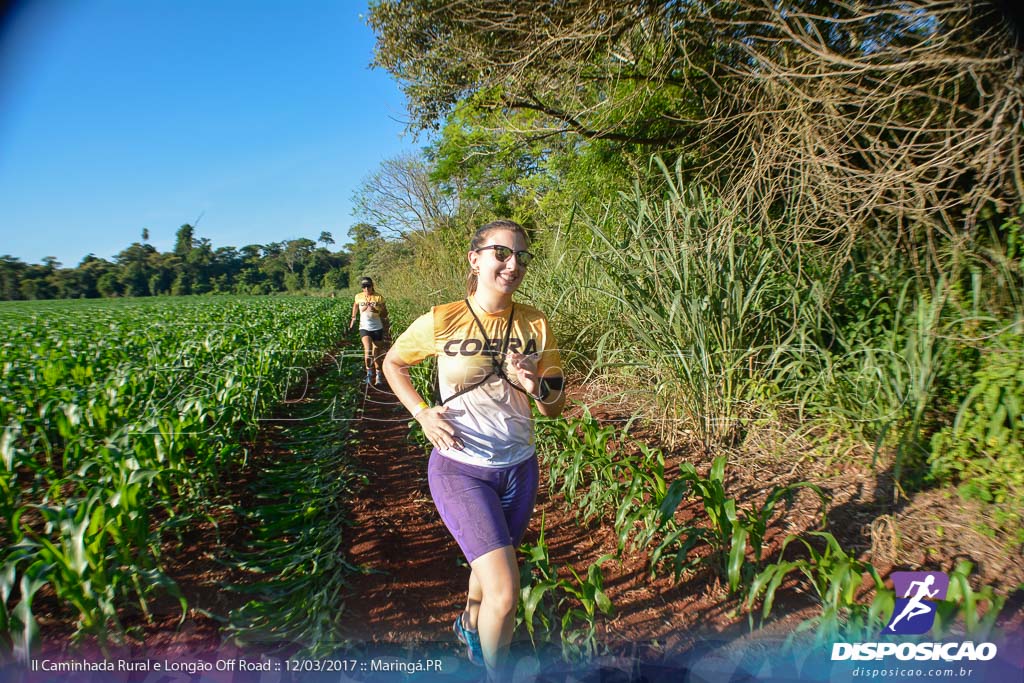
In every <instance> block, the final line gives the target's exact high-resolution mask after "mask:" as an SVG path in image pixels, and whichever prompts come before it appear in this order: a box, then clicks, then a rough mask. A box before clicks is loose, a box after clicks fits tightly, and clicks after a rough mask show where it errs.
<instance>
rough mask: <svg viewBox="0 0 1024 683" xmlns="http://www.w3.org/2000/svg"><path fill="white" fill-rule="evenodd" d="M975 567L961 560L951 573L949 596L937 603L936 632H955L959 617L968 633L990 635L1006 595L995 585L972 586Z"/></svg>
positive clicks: (970, 634) (975, 636)
mask: <svg viewBox="0 0 1024 683" xmlns="http://www.w3.org/2000/svg"><path fill="white" fill-rule="evenodd" d="M973 570H974V565H973V564H972V563H971V562H968V561H967V560H961V561H959V562H957V564H956V567H955V568H954V569H953V571H952V572H951V573H950V575H949V590H948V591H947V592H946V599H945V600H941V601H939V603H938V605H937V606H936V612H935V627H934V629H933V633H935V634H939V635H945V634H948V633H950V632H952V631H953V629H954V626H955V623H956V621H957V620H958V619H959V620H960V621H961V622H962V623H963V630H964V633H965V634H966V635H967V636H969V637H971V638H977V639H979V640H984V639H986V638H988V635H989V633H991V631H992V627H993V626H995V623H996V619H998V618H999V614H1000V613H1001V612H1002V610H1003V607H1004V605H1005V604H1006V597H1005V596H1002V595H998V594H997V593H996V592H995V591H994V590H993V589H992V586H987V585H986V586H982V587H981V589H980V590H978V591H975V590H974V589H973V588H971V584H970V581H969V578H970V575H971V572H972V571H973Z"/></svg>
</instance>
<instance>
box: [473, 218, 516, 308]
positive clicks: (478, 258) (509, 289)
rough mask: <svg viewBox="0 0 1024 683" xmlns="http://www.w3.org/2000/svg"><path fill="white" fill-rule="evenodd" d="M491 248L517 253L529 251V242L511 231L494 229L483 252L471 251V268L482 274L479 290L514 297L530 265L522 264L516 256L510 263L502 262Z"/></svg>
mask: <svg viewBox="0 0 1024 683" xmlns="http://www.w3.org/2000/svg"><path fill="white" fill-rule="evenodd" d="M490 246H502V247H508V248H509V249H511V250H512V251H513V252H517V251H525V250H526V240H525V239H524V238H523V236H522V235H520V234H519V233H517V232H513V231H511V230H503V229H496V230H492V231H490V232H489V233H487V235H486V236H485V237H484V240H483V244H481V245H480V247H481V249H480V250H478V251H471V252H469V265H470V267H471V268H472V269H473V270H474V271H475V272H477V273H478V275H477V290H478V291H482V290H488V291H492V292H494V293H496V294H512V293H513V292H515V291H516V289H517V288H518V287H519V284H520V283H521V282H522V281H523V276H524V275H525V274H526V266H523V265H521V264H520V263H519V259H518V258H517V257H516V256H515V254H514V253H513V255H512V256H510V257H509V258H508V260H507V261H499V260H498V259H497V257H496V256H495V253H494V249H486V248H485V247H490Z"/></svg>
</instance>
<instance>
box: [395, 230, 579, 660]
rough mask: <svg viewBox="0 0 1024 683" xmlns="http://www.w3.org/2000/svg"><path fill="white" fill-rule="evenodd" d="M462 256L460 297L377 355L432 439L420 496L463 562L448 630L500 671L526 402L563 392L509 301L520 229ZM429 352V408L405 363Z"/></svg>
mask: <svg viewBox="0 0 1024 683" xmlns="http://www.w3.org/2000/svg"><path fill="white" fill-rule="evenodd" d="M468 258H469V266H470V273H469V277H468V279H467V287H466V289H467V294H468V295H467V297H466V299H464V300H462V301H456V302H453V303H449V304H444V305H442V306H434V307H433V308H432V309H431V311H430V312H429V313H426V314H425V315H423V316H422V317H420V318H419V319H417V320H416V321H415V322H413V323H412V325H410V326H409V328H408V329H407V330H406V331H405V332H403V333H402V335H401V336H399V338H398V339H397V340H396V341H395V345H394V347H393V348H392V349H391V351H389V352H388V354H387V357H386V358H385V359H384V374H385V375H386V376H387V379H388V383H389V384H390V385H391V388H392V390H393V391H394V392H395V395H396V396H397V397H398V399H399V400H400V401H401V402H402V405H404V406H405V407H406V408H407V409H408V410H409V412H411V413H412V415H413V417H414V418H415V419H416V420H417V421H418V422H419V423H420V425H422V427H423V433H424V434H425V435H426V437H427V438H428V439H429V440H430V442H431V443H432V444H433V445H434V449H433V451H432V452H431V454H430V461H429V463H428V466H427V472H428V483H429V485H430V495H431V497H432V498H433V499H434V504H435V505H436V506H437V511H438V512H439V513H440V515H441V519H442V520H443V521H444V523H445V526H447V527H448V530H449V531H450V532H451V534H452V536H454V537H455V541H456V542H457V543H458V544H459V548H461V550H462V552H463V554H464V555H465V556H466V560H467V561H468V562H469V566H470V568H471V571H470V575H469V592H468V596H467V599H466V608H465V610H464V611H463V612H462V613H461V614H460V615H459V616H458V617H457V618H456V619H455V624H454V630H455V634H456V635H457V636H458V638H459V640H460V641H462V642H463V643H465V644H466V646H467V653H468V655H469V658H470V660H471V661H473V662H474V663H476V664H485V665H486V666H487V670H488V675H489V676H491V677H493V678H500V672H501V669H502V665H503V662H504V659H505V657H506V655H507V654H508V647H509V644H510V643H511V641H512V631H513V628H514V627H515V615H516V606H517V604H518V600H519V566H518V563H517V561H516V554H515V551H516V548H517V547H518V546H519V543H520V541H521V540H522V537H523V534H524V533H525V532H526V527H527V524H528V523H529V520H530V515H531V514H532V512H533V505H534V502H535V500H536V494H537V476H538V473H537V457H536V453H535V449H534V443H533V420H532V418H531V410H530V406H531V403H534V404H536V405H537V408H538V409H539V410H540V412H541V414H543V415H546V416H548V417H556V416H558V415H559V414H561V412H562V406H563V405H564V404H565V395H564V392H563V379H562V368H561V358H560V356H559V353H558V350H557V347H556V345H555V340H554V337H553V336H552V335H551V332H550V331H549V329H548V323H547V319H546V318H545V317H544V314H543V313H541V312H540V311H538V310H537V309H536V308H533V307H531V306H526V305H523V304H518V303H513V301H512V295H513V294H514V293H515V291H516V289H518V287H519V284H520V283H521V282H522V280H523V276H524V275H525V273H526V267H527V265H529V263H530V261H531V260H532V259H533V255H532V254H531V253H530V252H529V251H527V240H526V233H525V231H524V230H523V228H522V227H521V226H520V225H518V224H517V223H513V222H512V221H495V222H493V223H488V224H487V225H484V226H483V227H481V228H480V229H479V230H477V232H476V235H475V236H474V237H473V240H472V242H471V244H470V249H469V254H468ZM428 356H436V357H437V369H438V383H439V386H440V395H441V403H440V404H439V405H436V406H428V405H427V403H426V401H424V400H423V398H422V397H421V396H420V395H419V394H418V393H417V392H416V389H415V388H414V387H413V384H412V382H411V381H410V379H409V366H410V365H414V364H416V363H419V362H420V361H422V360H423V359H424V358H427V357H428Z"/></svg>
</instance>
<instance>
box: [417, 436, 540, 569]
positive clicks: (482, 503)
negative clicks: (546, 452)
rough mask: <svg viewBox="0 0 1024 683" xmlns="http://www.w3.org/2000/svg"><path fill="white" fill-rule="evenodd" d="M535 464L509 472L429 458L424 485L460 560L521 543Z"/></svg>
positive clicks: (438, 456) (530, 504)
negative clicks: (456, 548) (455, 545)
mask: <svg viewBox="0 0 1024 683" xmlns="http://www.w3.org/2000/svg"><path fill="white" fill-rule="evenodd" d="M537 481H538V471H537V458H536V456H535V457H532V458H530V459H529V460H526V461H524V462H521V463H519V464H518V465H513V466H511V467H503V468H499V467H479V466H477V465H467V464H465V463H461V462H459V461H458V460H452V459H451V458H446V457H444V456H443V455H441V454H440V453H438V452H437V450H434V451H433V452H431V454H430V462H429V463H428V464H427V482H428V483H429V484H430V496H431V498H433V499H434V505H436V506H437V511H438V512H439V513H441V519H442V520H443V521H444V525H445V526H446V527H448V531H450V532H451V534H452V536H454V537H455V542H456V543H458V544H459V547H460V548H461V549H462V554H463V555H465V556H466V560H468V561H469V562H470V564H472V562H473V560H475V559H476V558H478V557H480V556H481V555H486V554H487V553H489V552H491V551H492V550H497V549H498V548H502V547H504V546H512V548H513V549H514V548H516V547H518V546H519V543H520V542H521V541H522V540H523V534H525V533H526V527H527V526H528V525H529V523H530V515H532V514H533V504H534V503H535V502H536V500H537Z"/></svg>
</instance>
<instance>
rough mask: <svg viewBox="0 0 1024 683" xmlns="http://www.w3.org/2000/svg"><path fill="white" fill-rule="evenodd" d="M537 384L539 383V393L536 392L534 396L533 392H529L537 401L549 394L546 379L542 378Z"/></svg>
mask: <svg viewBox="0 0 1024 683" xmlns="http://www.w3.org/2000/svg"><path fill="white" fill-rule="evenodd" d="M539 384H540V394H538V395H536V396H534V395H533V394H530V396H533V398H535V399H536V400H538V401H543V400H544V399H546V398H547V397H548V396H550V395H551V387H549V386H548V383H547V382H546V381H544V380H543V379H542V380H541V381H540V382H539Z"/></svg>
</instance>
